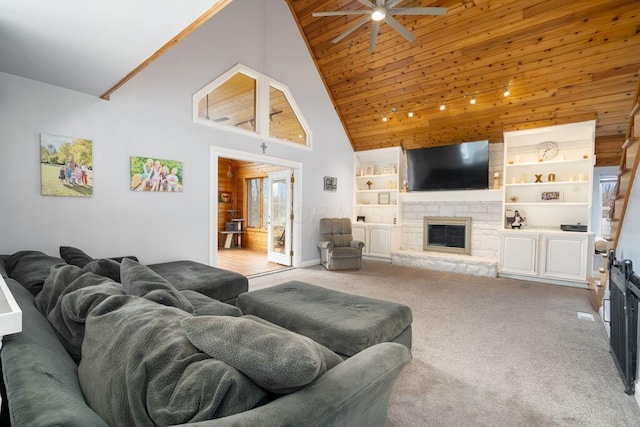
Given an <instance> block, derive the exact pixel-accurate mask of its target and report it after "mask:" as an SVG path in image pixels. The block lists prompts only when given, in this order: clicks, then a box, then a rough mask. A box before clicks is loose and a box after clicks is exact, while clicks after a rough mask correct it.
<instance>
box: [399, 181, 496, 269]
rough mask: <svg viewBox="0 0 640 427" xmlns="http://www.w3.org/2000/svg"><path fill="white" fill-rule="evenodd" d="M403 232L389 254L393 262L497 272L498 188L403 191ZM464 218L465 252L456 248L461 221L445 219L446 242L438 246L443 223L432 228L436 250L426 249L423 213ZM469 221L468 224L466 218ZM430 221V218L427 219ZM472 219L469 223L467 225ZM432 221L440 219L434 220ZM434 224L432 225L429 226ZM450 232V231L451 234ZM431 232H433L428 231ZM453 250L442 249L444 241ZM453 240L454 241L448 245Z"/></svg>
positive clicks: (444, 217)
mask: <svg viewBox="0 0 640 427" xmlns="http://www.w3.org/2000/svg"><path fill="white" fill-rule="evenodd" d="M400 197H401V198H402V204H401V206H402V211H401V218H402V232H401V233H402V236H401V241H400V248H399V249H398V250H396V251H394V252H392V254H391V260H392V263H394V264H398V265H404V266H408V267H417V268H426V269H430V270H439V271H450V272H455V273H464V274H474V275H478V276H487V277H496V276H497V274H498V273H497V271H498V270H497V268H498V252H499V248H500V237H499V234H498V230H499V229H500V228H501V227H502V221H503V219H502V192H501V191H482V190H476V191H456V192H453V191H452V192H438V191H435V192H430V193H429V192H418V193H401V195H400ZM437 217H440V218H439V219H440V220H441V219H446V220H451V219H453V220H456V221H460V220H461V221H464V223H463V225H464V228H465V232H464V236H465V244H464V246H465V248H466V250H467V251H468V252H458V250H459V249H460V248H457V246H461V245H460V243H459V236H458V234H460V233H459V229H458V228H455V227H459V226H460V224H455V223H454V224H449V221H445V222H446V223H447V224H445V225H446V226H447V227H448V226H452V227H454V228H452V229H451V230H448V229H445V230H444V233H445V237H444V239H445V243H444V245H442V243H441V240H442V236H441V235H442V233H443V230H442V227H435V228H436V230H435V231H436V234H437V236H436V237H437V240H438V241H440V243H437V244H436V245H439V247H437V248H436V249H437V251H432V250H426V248H425V239H427V242H428V239H429V237H428V236H427V234H428V228H427V226H428V224H427V222H426V221H425V218H437ZM467 220H468V221H469V226H467V223H466V221H467ZM429 221H430V220H429ZM471 224H473V227H471ZM435 225H436V226H438V225H442V224H435ZM432 228H433V227H432ZM449 234H451V236H449ZM432 235H433V234H432ZM447 238H448V239H449V240H450V242H449V246H454V248H453V249H454V251H449V250H447V251H444V250H443V249H449V248H446V240H447ZM451 241H454V243H453V244H452V243H451Z"/></svg>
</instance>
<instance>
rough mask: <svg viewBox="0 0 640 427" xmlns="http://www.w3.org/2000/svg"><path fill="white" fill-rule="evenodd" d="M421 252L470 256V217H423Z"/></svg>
mask: <svg viewBox="0 0 640 427" xmlns="http://www.w3.org/2000/svg"><path fill="white" fill-rule="evenodd" d="M423 242H424V244H423V250H425V251H432V252H445V253H453V254H462V255H471V217H449V216H425V217H424V226H423Z"/></svg>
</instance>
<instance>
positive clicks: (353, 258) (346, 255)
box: [318, 218, 364, 270]
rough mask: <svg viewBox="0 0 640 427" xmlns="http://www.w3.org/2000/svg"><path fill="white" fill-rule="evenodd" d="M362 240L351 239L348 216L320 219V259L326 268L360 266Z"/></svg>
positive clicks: (345, 268) (355, 267) (354, 267)
mask: <svg viewBox="0 0 640 427" xmlns="http://www.w3.org/2000/svg"><path fill="white" fill-rule="evenodd" d="M363 247H364V242H361V241H359V240H353V234H351V220H350V219H349V218H322V219H321V220H320V242H318V248H320V261H321V262H322V265H324V266H325V267H326V268H327V270H353V269H358V270H359V269H360V268H361V267H362V248H363Z"/></svg>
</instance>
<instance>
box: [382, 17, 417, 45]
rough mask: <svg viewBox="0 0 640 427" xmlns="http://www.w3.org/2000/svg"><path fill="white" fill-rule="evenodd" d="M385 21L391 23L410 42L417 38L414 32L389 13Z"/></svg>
mask: <svg viewBox="0 0 640 427" xmlns="http://www.w3.org/2000/svg"><path fill="white" fill-rule="evenodd" d="M384 20H385V22H386V23H387V24H389V25H390V26H391V27H392V28H393V29H394V30H396V31H397V32H399V33H400V35H401V36H402V37H404V38H405V39H407V41H408V42H409V43H411V42H413V41H414V40H415V39H416V38H415V36H414V35H413V34H411V33H410V32H409V30H407V29H406V28H405V27H403V26H402V24H401V23H399V22H398V21H396V20H395V18H394V17H393V16H390V15H387V16H386V17H385V18H384Z"/></svg>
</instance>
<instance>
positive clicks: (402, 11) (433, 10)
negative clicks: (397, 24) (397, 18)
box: [389, 7, 447, 16]
mask: <svg viewBox="0 0 640 427" xmlns="http://www.w3.org/2000/svg"><path fill="white" fill-rule="evenodd" d="M446 13H447V8H446V7H399V8H396V9H389V14H390V15H435V16H437V15H444V14H446Z"/></svg>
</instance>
